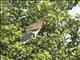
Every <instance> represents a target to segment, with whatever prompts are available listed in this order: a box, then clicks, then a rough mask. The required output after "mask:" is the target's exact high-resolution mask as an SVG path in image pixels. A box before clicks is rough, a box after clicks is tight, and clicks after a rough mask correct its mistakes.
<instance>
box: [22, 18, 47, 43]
mask: <svg viewBox="0 0 80 60" xmlns="http://www.w3.org/2000/svg"><path fill="white" fill-rule="evenodd" d="M46 19H47V17H43V18H42V19H40V20H39V21H38V22H36V23H33V24H31V25H29V26H27V28H26V33H24V35H23V38H22V39H23V40H22V43H23V44H25V43H26V42H28V40H29V38H30V34H31V33H32V34H34V38H36V35H37V34H38V32H39V31H40V29H41V28H42V26H43V24H44V21H45V20H46Z"/></svg>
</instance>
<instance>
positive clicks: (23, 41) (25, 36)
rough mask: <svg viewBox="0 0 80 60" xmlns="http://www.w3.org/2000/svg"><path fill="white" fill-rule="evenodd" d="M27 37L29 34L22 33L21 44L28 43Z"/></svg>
mask: <svg viewBox="0 0 80 60" xmlns="http://www.w3.org/2000/svg"><path fill="white" fill-rule="evenodd" d="M29 37H30V33H29V32H26V33H24V35H23V37H22V44H25V43H27V42H28V41H29Z"/></svg>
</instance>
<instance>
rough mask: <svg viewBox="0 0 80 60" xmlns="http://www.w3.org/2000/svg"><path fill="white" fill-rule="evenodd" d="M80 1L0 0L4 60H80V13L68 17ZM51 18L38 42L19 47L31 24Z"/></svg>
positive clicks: (0, 46) (0, 44)
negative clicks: (44, 18) (41, 19)
mask: <svg viewBox="0 0 80 60" xmlns="http://www.w3.org/2000/svg"><path fill="white" fill-rule="evenodd" d="M76 4H80V1H77V0H69V1H67V0H66V1H65V0H63V1H59V0H55V1H49V0H47V1H28V0H1V1H0V22H1V23H0V26H1V27H0V28H1V29H0V59H1V60H80V14H77V15H76V16H75V18H73V17H72V16H70V15H69V14H68V10H71V9H72V8H73V7H74V6H76ZM44 16H49V18H48V21H46V24H45V25H44V26H43V28H42V29H41V31H40V32H39V34H38V35H37V38H36V39H33V38H31V39H30V41H29V42H27V43H26V44H24V45H21V44H20V41H21V40H22V36H23V34H24V33H25V29H26V27H27V26H28V25H30V24H32V23H34V22H36V21H38V20H39V19H40V18H43V17H44Z"/></svg>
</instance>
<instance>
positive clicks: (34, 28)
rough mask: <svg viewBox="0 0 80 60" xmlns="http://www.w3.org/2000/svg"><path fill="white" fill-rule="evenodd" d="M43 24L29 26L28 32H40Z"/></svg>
mask: <svg viewBox="0 0 80 60" xmlns="http://www.w3.org/2000/svg"><path fill="white" fill-rule="evenodd" d="M42 24H43V22H38V23H34V24H32V25H29V26H28V27H27V30H29V31H30V30H31V31H32V30H38V29H39V28H41V27H42Z"/></svg>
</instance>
